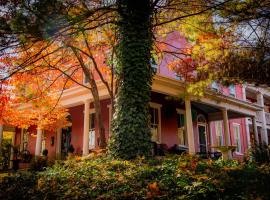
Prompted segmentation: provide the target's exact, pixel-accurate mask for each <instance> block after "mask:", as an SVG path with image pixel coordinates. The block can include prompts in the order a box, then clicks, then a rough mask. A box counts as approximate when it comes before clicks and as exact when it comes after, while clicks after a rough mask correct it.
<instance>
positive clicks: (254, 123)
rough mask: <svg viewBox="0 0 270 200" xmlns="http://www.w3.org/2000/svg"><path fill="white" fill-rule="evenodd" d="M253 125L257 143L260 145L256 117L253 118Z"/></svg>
mask: <svg viewBox="0 0 270 200" xmlns="http://www.w3.org/2000/svg"><path fill="white" fill-rule="evenodd" d="M252 125H253V132H254V139H255V143H259V135H258V128H257V123H256V117H255V116H253V117H252Z"/></svg>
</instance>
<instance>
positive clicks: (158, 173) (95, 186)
mask: <svg viewBox="0 0 270 200" xmlns="http://www.w3.org/2000/svg"><path fill="white" fill-rule="evenodd" d="M7 180H8V181H7ZM268 180H270V167H269V165H262V166H256V165H246V164H242V163H239V162H236V161H221V160H218V161H211V160H202V159H200V158H198V157H193V156H166V157H164V158H157V159H144V158H138V159H135V160H132V161H124V160H114V159H111V158H108V157H106V156H100V157H91V158H90V159H85V160H82V158H81V157H73V158H72V159H69V160H67V161H65V162H61V163H56V164H55V165H54V166H52V167H48V168H47V169H46V170H45V171H42V172H38V173H37V174H27V176H22V175H14V176H11V177H8V178H7V179H6V180H5V181H2V182H1V183H0V184H1V187H0V194H1V195H2V196H0V199H1V197H5V198H4V199H8V198H7V197H9V195H10V197H12V198H13V199H14V198H15V197H16V196H17V197H20V199H145V198H148V199H157V198H158V199H192V200H193V199H194V200H195V199H256V198H259V199H267V197H268V196H270V188H269V183H268V182H269V181H268ZM24 183H25V184H24ZM22 186H23V187H24V189H25V191H27V192H25V193H24V195H21V193H22V190H17V189H16V188H18V187H22ZM10 199H11V198H10Z"/></svg>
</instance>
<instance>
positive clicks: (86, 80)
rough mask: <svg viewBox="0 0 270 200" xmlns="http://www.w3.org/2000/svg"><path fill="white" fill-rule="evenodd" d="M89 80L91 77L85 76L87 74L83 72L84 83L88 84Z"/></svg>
mask: <svg viewBox="0 0 270 200" xmlns="http://www.w3.org/2000/svg"><path fill="white" fill-rule="evenodd" d="M89 81H90V79H89V78H88V77H87V76H85V74H83V84H88V83H89Z"/></svg>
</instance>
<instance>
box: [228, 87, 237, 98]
mask: <svg viewBox="0 0 270 200" xmlns="http://www.w3.org/2000/svg"><path fill="white" fill-rule="evenodd" d="M232 86H233V88H234V93H231V89H230V87H232ZM228 89H229V95H230V96H231V97H236V87H235V85H230V86H229V87H228Z"/></svg>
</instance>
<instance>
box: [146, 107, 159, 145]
mask: <svg viewBox="0 0 270 200" xmlns="http://www.w3.org/2000/svg"><path fill="white" fill-rule="evenodd" d="M149 106H150V107H151V108H156V109H158V122H159V123H158V142H159V143H161V107H162V105H161V104H158V103H154V102H149Z"/></svg>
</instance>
